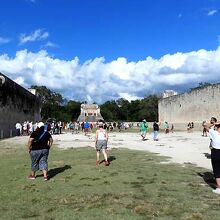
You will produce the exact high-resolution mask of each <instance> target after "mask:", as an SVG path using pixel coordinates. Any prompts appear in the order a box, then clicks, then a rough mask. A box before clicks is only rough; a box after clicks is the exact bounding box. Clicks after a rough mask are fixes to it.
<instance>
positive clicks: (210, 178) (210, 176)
mask: <svg viewBox="0 0 220 220" xmlns="http://www.w3.org/2000/svg"><path fill="white" fill-rule="evenodd" d="M197 175H198V176H200V177H202V178H203V180H204V181H205V182H206V183H207V184H208V185H209V186H210V187H211V188H213V189H215V188H216V183H215V178H214V176H213V174H212V173H211V172H204V173H203V172H199V173H197Z"/></svg>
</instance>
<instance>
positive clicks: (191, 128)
mask: <svg viewBox="0 0 220 220" xmlns="http://www.w3.org/2000/svg"><path fill="white" fill-rule="evenodd" d="M193 129H194V123H193V122H189V123H188V125H187V131H188V133H190V132H193Z"/></svg>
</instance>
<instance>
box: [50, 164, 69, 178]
mask: <svg viewBox="0 0 220 220" xmlns="http://www.w3.org/2000/svg"><path fill="white" fill-rule="evenodd" d="M71 168H72V167H71V166H70V165H65V166H63V167H56V168H53V169H50V170H49V171H48V175H49V177H50V179H51V178H53V177H54V176H56V175H57V174H59V173H63V172H64V171H65V170H68V169H71Z"/></svg>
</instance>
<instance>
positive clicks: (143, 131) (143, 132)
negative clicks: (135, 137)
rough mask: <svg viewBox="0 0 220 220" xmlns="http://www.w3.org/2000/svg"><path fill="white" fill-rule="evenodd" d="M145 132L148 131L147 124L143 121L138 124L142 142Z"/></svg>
mask: <svg viewBox="0 0 220 220" xmlns="http://www.w3.org/2000/svg"><path fill="white" fill-rule="evenodd" d="M147 130H148V124H147V121H146V120H145V119H144V120H143V121H142V122H141V124H140V132H141V137H142V141H145V137H146V134H147Z"/></svg>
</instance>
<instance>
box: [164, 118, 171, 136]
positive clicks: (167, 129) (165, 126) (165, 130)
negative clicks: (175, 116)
mask: <svg viewBox="0 0 220 220" xmlns="http://www.w3.org/2000/svg"><path fill="white" fill-rule="evenodd" d="M164 132H165V134H168V133H169V132H170V130H169V124H168V122H167V121H165V122H164Z"/></svg>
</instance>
